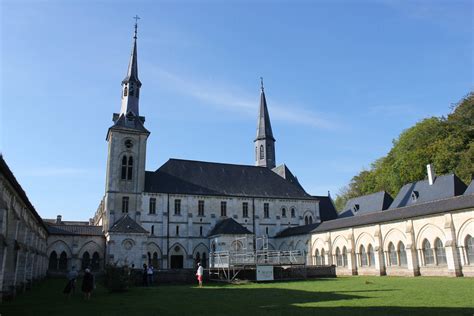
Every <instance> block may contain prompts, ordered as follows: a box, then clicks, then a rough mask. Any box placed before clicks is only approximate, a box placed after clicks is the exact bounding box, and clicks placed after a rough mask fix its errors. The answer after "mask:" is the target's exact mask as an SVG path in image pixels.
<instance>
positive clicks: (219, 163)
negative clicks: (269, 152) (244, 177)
mask: <svg viewBox="0 0 474 316" xmlns="http://www.w3.org/2000/svg"><path fill="white" fill-rule="evenodd" d="M170 160H176V161H188V162H200V163H205V164H214V165H226V166H238V167H250V168H260V169H262V170H263V169H268V168H264V167H259V166H253V165H244V164H236V163H230V162H214V161H204V160H193V159H182V158H169V159H168V161H170ZM268 170H270V169H268ZM270 171H271V170H270Z"/></svg>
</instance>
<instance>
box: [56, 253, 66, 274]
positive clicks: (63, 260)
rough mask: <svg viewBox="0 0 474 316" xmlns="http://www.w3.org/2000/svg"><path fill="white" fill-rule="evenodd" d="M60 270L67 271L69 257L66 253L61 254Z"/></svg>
mask: <svg viewBox="0 0 474 316" xmlns="http://www.w3.org/2000/svg"><path fill="white" fill-rule="evenodd" d="M58 268H59V270H67V255H66V252H65V251H63V252H61V255H60V256H59V264H58Z"/></svg>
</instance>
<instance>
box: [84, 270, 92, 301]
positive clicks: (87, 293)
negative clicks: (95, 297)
mask: <svg viewBox="0 0 474 316" xmlns="http://www.w3.org/2000/svg"><path fill="white" fill-rule="evenodd" d="M93 289H94V276H93V275H92V273H91V270H89V269H86V270H85V271H84V277H83V278H82V292H83V293H84V299H86V300H90V298H91V293H92V290H93Z"/></svg>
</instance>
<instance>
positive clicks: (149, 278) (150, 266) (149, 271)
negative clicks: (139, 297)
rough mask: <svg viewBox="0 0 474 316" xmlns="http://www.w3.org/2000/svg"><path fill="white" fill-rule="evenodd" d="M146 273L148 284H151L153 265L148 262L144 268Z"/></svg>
mask: <svg viewBox="0 0 474 316" xmlns="http://www.w3.org/2000/svg"><path fill="white" fill-rule="evenodd" d="M146 274H147V276H148V286H152V285H153V266H152V265H151V264H150V265H149V266H148V269H147V270H146Z"/></svg>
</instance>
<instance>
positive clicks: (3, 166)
mask: <svg viewBox="0 0 474 316" xmlns="http://www.w3.org/2000/svg"><path fill="white" fill-rule="evenodd" d="M0 173H1V174H3V176H4V177H5V179H6V180H7V181H8V182H9V183H10V185H11V186H12V187H13V189H14V190H15V192H16V193H17V194H18V195H19V197H20V199H21V200H22V201H23V203H25V205H26V207H27V208H28V209H29V210H30V212H31V213H32V214H33V217H35V218H36V220H37V221H38V223H39V224H40V225H41V226H43V228H44V229H46V230H47V229H48V228H47V227H46V225H45V224H44V222H43V219H42V218H41V216H39V214H38V212H37V211H36V209H35V207H34V206H33V204H31V202H30V200H29V199H28V196H27V195H26V193H25V191H24V190H23V188H22V187H21V185H20V183H19V182H18V181H17V180H16V178H15V176H14V175H13V172H12V171H11V170H10V167H8V165H7V163H6V161H5V160H4V159H3V155H2V154H1V153H0Z"/></svg>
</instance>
